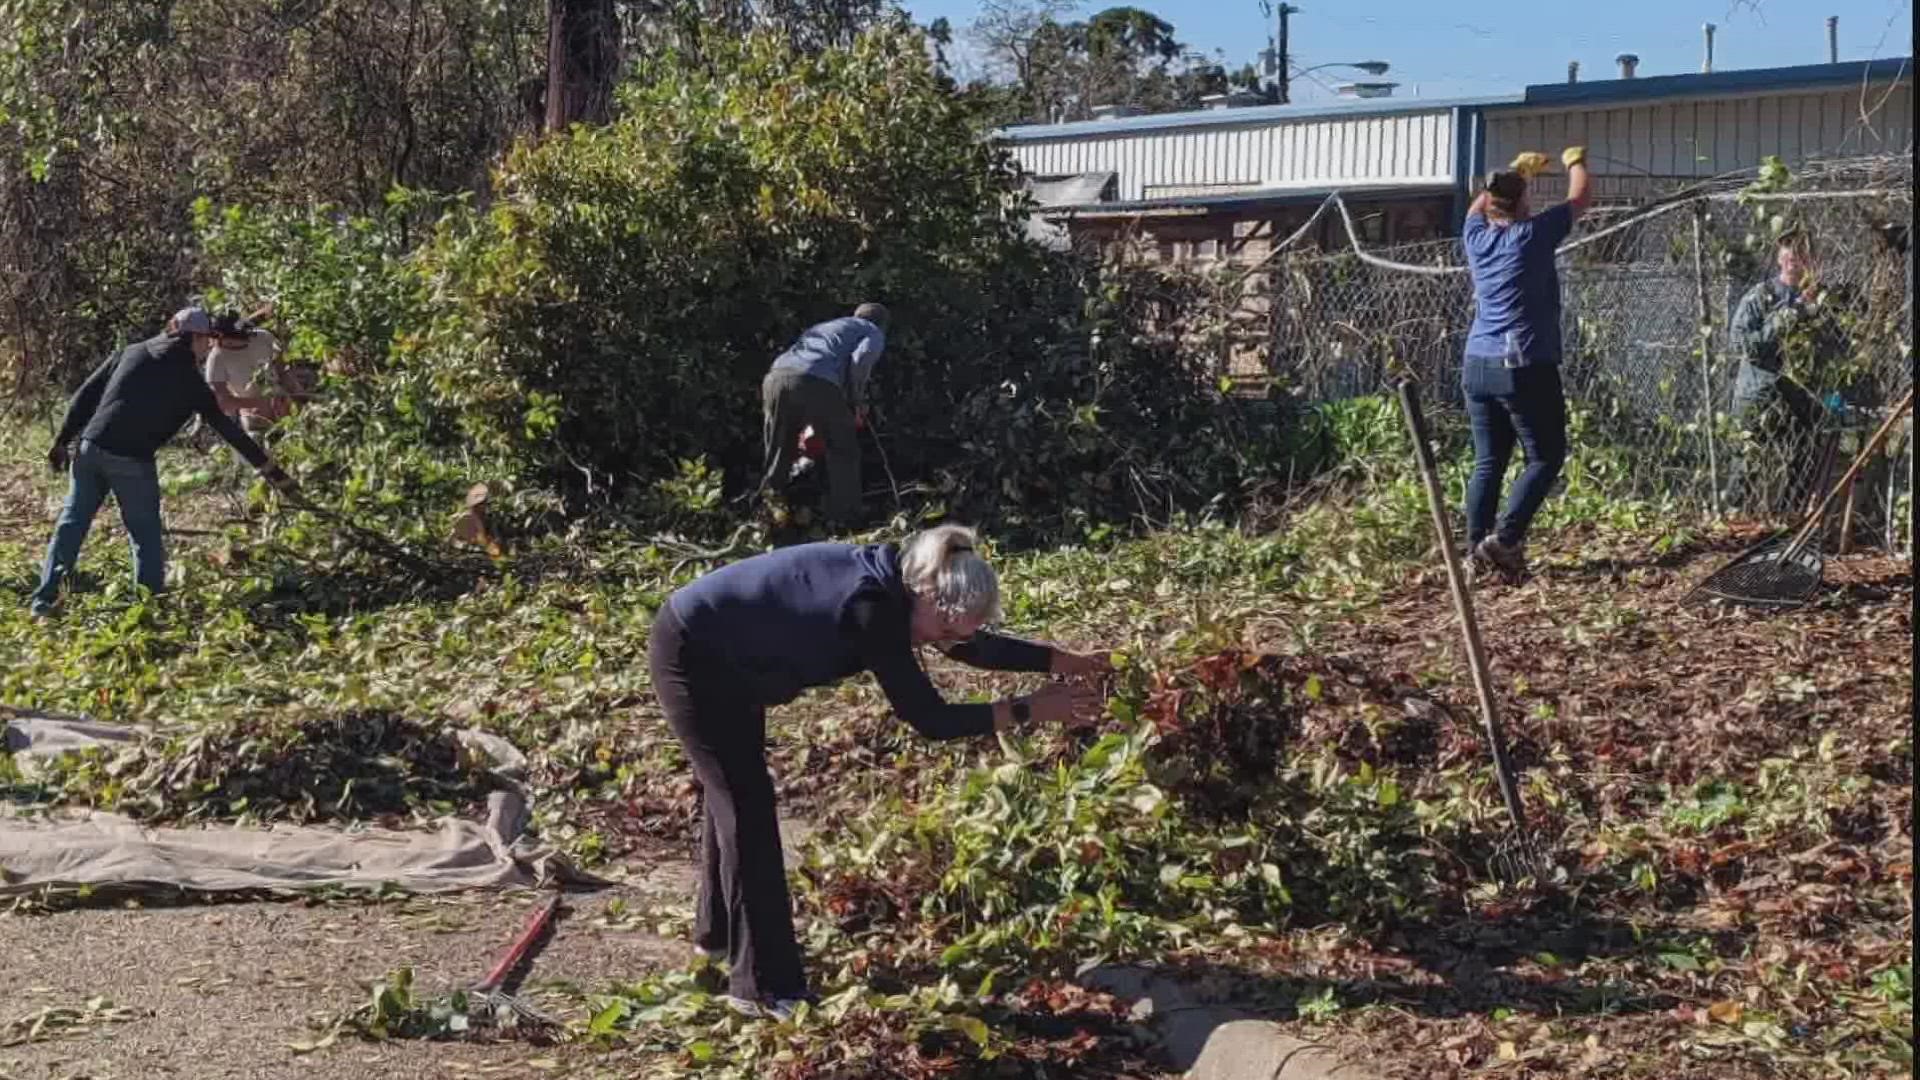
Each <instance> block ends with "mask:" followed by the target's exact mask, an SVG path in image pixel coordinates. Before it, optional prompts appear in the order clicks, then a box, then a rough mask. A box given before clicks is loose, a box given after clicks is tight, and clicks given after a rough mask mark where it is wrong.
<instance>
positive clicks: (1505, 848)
mask: <svg viewBox="0 0 1920 1080" xmlns="http://www.w3.org/2000/svg"><path fill="white" fill-rule="evenodd" d="M1491 869H1492V870H1493V875H1494V877H1496V878H1498V879H1500V880H1501V881H1503V882H1506V883H1507V884H1510V885H1513V884H1519V883H1521V882H1532V883H1533V884H1534V885H1536V886H1545V885H1547V884H1548V883H1550V882H1552V881H1554V880H1556V879H1557V877H1558V876H1559V873H1558V872H1559V867H1558V866H1556V865H1555V864H1554V860H1553V854H1552V852H1550V851H1549V850H1547V845H1546V844H1545V843H1544V842H1543V841H1542V840H1541V839H1540V837H1539V835H1538V834H1536V833H1534V832H1533V831H1532V830H1529V829H1515V830H1514V831H1512V832H1510V833H1508V834H1507V835H1506V836H1505V837H1504V838H1502V839H1501V841H1500V842H1499V843H1498V844H1496V845H1495V846H1494V849H1493V860H1492V863H1491Z"/></svg>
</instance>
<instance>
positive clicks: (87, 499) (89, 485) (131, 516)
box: [32, 439, 167, 611]
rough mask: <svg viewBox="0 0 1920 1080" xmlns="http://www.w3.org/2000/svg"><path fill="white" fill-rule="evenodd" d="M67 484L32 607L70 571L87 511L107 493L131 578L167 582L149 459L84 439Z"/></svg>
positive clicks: (49, 596) (148, 583) (51, 597)
mask: <svg viewBox="0 0 1920 1080" xmlns="http://www.w3.org/2000/svg"><path fill="white" fill-rule="evenodd" d="M72 474H73V475H72V485H71V486H70V487H68V488H67V502H66V505H65V506H63V507H61V508H60V520H59V522H58V523H57V524H56V525H55V526H54V527H53V541H52V542H51V543H49V544H48V545H47V561H46V563H45V564H44V565H42V567H41V569H40V584H39V585H38V587H36V588H35V589H34V590H33V601H32V603H33V610H35V611H46V610H49V609H50V608H52V607H53V604H54V601H55V600H57V599H59V596H60V579H61V578H62V577H63V576H65V575H66V574H70V573H72V572H73V567H74V564H75V563H77V562H78V561H79V559H80V546H81V545H82V544H84V543H86V540H87V532H88V530H90V529H91V528H92V527H93V516H94V515H95V514H97V513H99V512H100V504H101V503H104V502H106V500H107V496H108V495H109V494H111V495H112V496H113V498H114V501H115V502H117V503H119V504H120V522H121V524H123V525H125V526H126V527H127V537H128V539H129V541H130V542H131V546H132V548H133V577H134V582H135V583H136V584H139V585H143V586H145V587H146V588H148V589H151V590H152V591H154V592H159V591H160V590H161V589H162V588H164V587H165V586H166V581H167V548H166V541H165V539H164V535H163V533H164V530H163V528H162V525H161V523H160V470H159V467H158V466H157V465H155V464H154V462H153V461H151V460H142V459H140V458H130V457H123V456H122V455H120V454H114V453H109V452H108V451H105V450H102V449H100V448H99V447H98V446H96V445H94V444H93V443H91V442H88V441H86V440H84V439H83V440H81V442H80V449H79V452H78V453H76V454H74V456H73V469H72Z"/></svg>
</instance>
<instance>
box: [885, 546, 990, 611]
mask: <svg viewBox="0 0 1920 1080" xmlns="http://www.w3.org/2000/svg"><path fill="white" fill-rule="evenodd" d="M979 542H980V541H979V537H978V536H976V535H975V534H974V531H973V530H972V529H969V528H967V527H966V526H964V525H939V526H935V527H934V528H931V529H927V530H925V531H923V532H919V533H915V534H914V536H913V538H912V539H910V540H908V541H907V543H906V548H905V552H904V553H903V554H902V555H901V557H900V576H901V578H902V579H903V580H904V581H905V582H906V586H907V591H908V592H910V593H912V594H913V595H914V596H916V597H918V598H920V599H922V600H927V601H931V602H932V604H933V605H934V606H935V607H937V608H939V609H940V610H941V611H942V612H944V613H946V614H948V615H954V616H960V617H980V618H984V619H985V620H986V621H988V622H994V621H997V620H998V619H999V618H1000V577H999V575H997V574H995V573H994V572H993V567H991V566H988V565H987V560H985V559H983V558H981V557H980V552H979V550H978V545H979Z"/></svg>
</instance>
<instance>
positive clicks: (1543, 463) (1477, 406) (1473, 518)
mask: <svg viewBox="0 0 1920 1080" xmlns="http://www.w3.org/2000/svg"><path fill="white" fill-rule="evenodd" d="M1460 388H1461V390H1462V391H1463V392H1464V393H1465V395H1466V400H1467V418H1468V419H1469V420H1470V421H1471V422H1472V424H1473V453H1474V461H1473V477H1472V478H1471V479H1470V480H1468V481H1467V543H1469V544H1477V543H1479V542H1480V541H1481V540H1482V539H1483V538H1485V537H1486V536H1488V535H1489V534H1492V535H1493V536H1495V537H1497V538H1498V539H1499V541H1500V542H1501V543H1503V544H1509V545H1516V544H1520V543H1522V542H1523V541H1525V540H1526V538H1527V527H1528V526H1529V525H1531V524H1532V523H1533V516H1534V515H1535V514H1537V513H1539V512H1540V505H1541V504H1542V503H1544V502H1546V501H1547V493H1548V492H1549V491H1551V490H1552V489H1553V482H1554V481H1555V480H1557V479H1559V477H1560V467H1561V465H1563V464H1565V463H1566V460H1567V401H1566V397H1565V395H1564V394H1563V393H1562V392H1561V389H1560V368H1559V365H1557V364H1533V365H1529V366H1527V367H1519V368H1509V367H1506V366H1505V365H1504V364H1502V362H1501V361H1500V360H1498V359H1491V360H1490V359H1484V358H1481V357H1476V356H1469V357H1467V358H1466V361H1465V363H1464V364H1462V365H1461V372H1460ZM1516 442H1518V443H1519V444H1520V448H1521V450H1522V451H1524V452H1525V453H1526V456H1527V467H1526V468H1524V469H1522V470H1521V471H1520V479H1519V480H1518V481H1516V482H1515V483H1514V485H1513V494H1512V496H1511V497H1510V498H1509V499H1508V501H1507V512H1506V513H1505V514H1502V515H1500V518H1499V521H1498V523H1497V524H1496V522H1495V520H1494V513H1495V511H1496V510H1497V509H1498V507H1499V505H1500V484H1501V481H1502V480H1503V479H1504V478H1505V477H1506V475H1507V462H1508V461H1510V460H1512V458H1513V447H1514V444H1515V443H1516Z"/></svg>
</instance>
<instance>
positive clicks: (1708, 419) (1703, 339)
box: [1693, 199, 1720, 517]
mask: <svg viewBox="0 0 1920 1080" xmlns="http://www.w3.org/2000/svg"><path fill="white" fill-rule="evenodd" d="M1706 216H1707V210H1706V204H1705V203H1704V202H1701V201H1700V200H1698V199H1696V200H1695V201H1694V204H1693V280H1694V286H1695V291H1696V293H1697V294H1698V297H1699V303H1700V327H1699V332H1698V338H1699V341H1700V413H1701V418H1702V421H1703V426H1704V427H1705V428H1706V432H1707V483H1708V485H1709V487H1708V494H1707V505H1708V507H1710V508H1711V509H1712V511H1713V514H1714V516H1715V517H1718V516H1720V461H1719V456H1718V454H1717V453H1716V452H1715V448H1714V439H1713V427H1714V424H1713V307H1712V303H1711V301H1710V300H1709V299H1708V295H1707V260H1706V235H1705V229H1704V228H1703V227H1702V225H1701V223H1702V221H1704V220H1705V218H1706Z"/></svg>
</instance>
